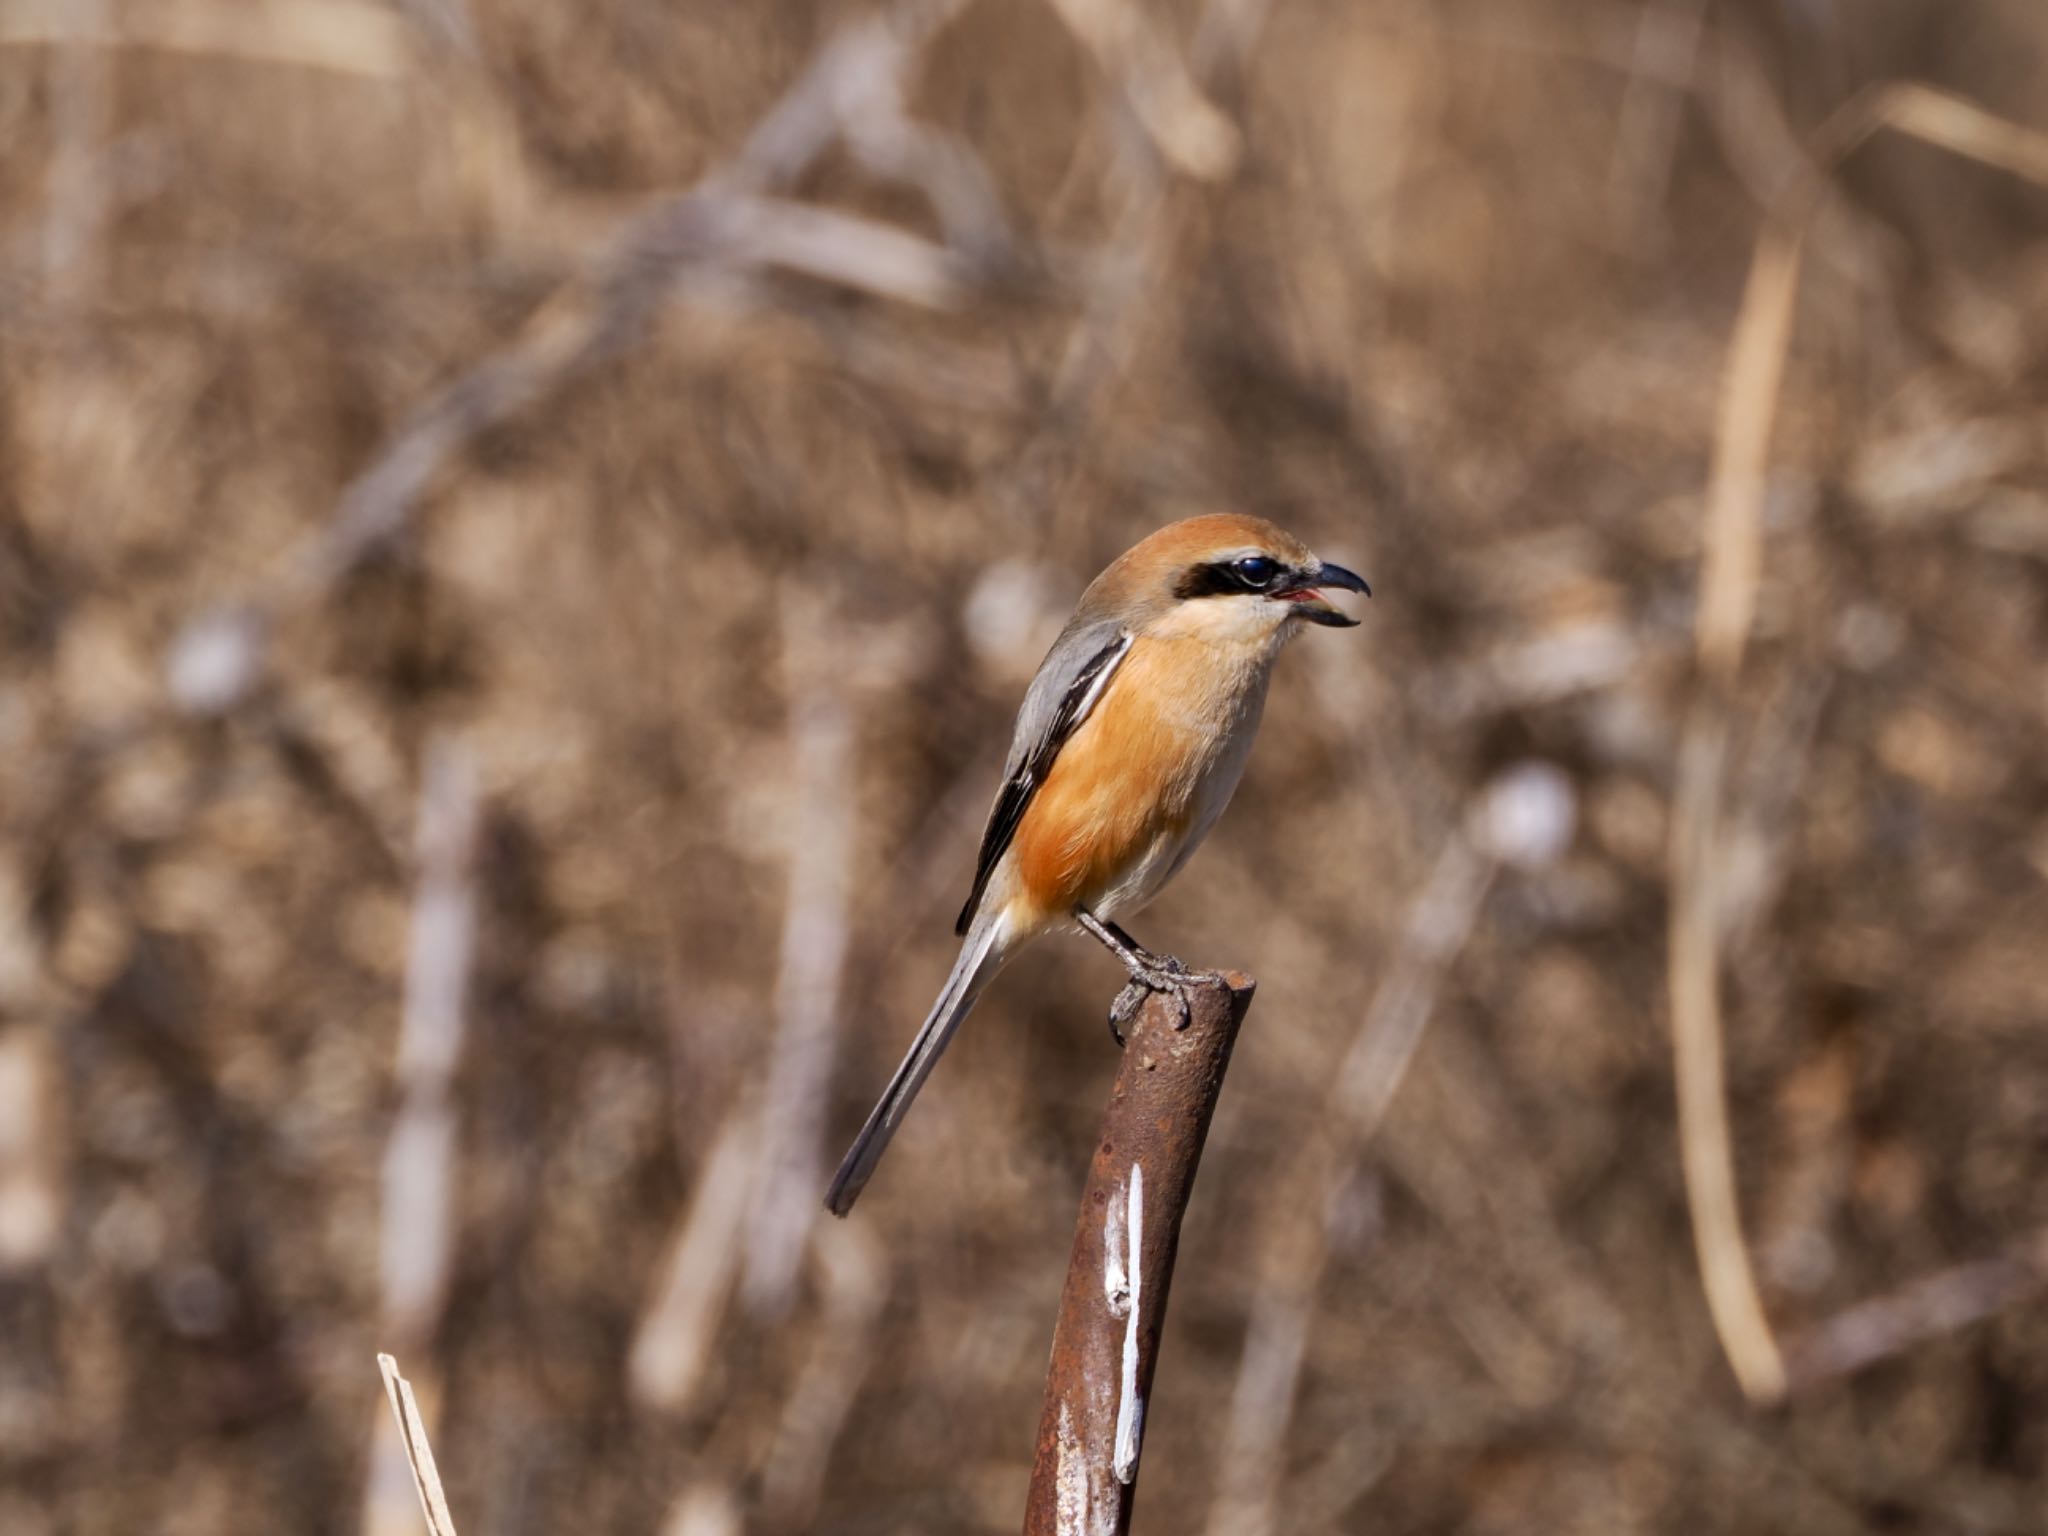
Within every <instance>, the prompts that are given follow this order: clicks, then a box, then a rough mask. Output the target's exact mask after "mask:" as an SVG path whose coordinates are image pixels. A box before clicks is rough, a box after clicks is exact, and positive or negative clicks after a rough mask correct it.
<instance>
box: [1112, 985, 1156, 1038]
mask: <svg viewBox="0 0 2048 1536" xmlns="http://www.w3.org/2000/svg"><path fill="white" fill-rule="evenodd" d="M1151 991H1152V989H1151V988H1150V987H1148V986H1146V985H1145V983H1144V982H1142V981H1139V980H1138V979H1137V978H1136V977H1133V978H1132V979H1131V980H1129V981H1127V982H1125V983H1124V989H1123V991H1121V992H1119V993H1117V995H1116V1001H1115V1002H1113V1003H1111V1004H1110V1005H1109V1037H1110V1038H1111V1039H1112V1040H1114V1041H1116V1044H1117V1049H1118V1050H1122V1049H1123V1045H1124V1026H1126V1025H1127V1024H1129V1023H1130V1022H1131V1020H1132V1019H1135V1018H1136V1017H1137V1016H1138V1010H1139V1009H1140V1008H1142V1007H1144V1006H1145V999H1146V997H1147V996H1149V995H1150V994H1151Z"/></svg>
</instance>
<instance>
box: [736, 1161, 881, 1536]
mask: <svg viewBox="0 0 2048 1536" xmlns="http://www.w3.org/2000/svg"><path fill="white" fill-rule="evenodd" d="M805 1196H806V1198H805V1204H806V1206H807V1207H810V1208H811V1209H813V1210H815V1202H814V1201H813V1200H812V1199H811V1198H810V1192H809V1191H808V1190H807V1191H806V1192H805ZM817 1228H818V1232H817V1240H816V1242H814V1243H813V1244H812V1245H811V1254H812V1256H813V1258H814V1259H815V1261H816V1263H817V1271H818V1292H819V1297H820V1303H821V1307H820V1310H821V1311H822V1313H823V1315H822V1316H821V1317H820V1318H819V1320H818V1326H817V1330H816V1333H815V1336H814V1337H813V1339H812V1342H811V1349H810V1354H809V1356H808V1357H807V1358H806V1359H805V1361H804V1364H803V1368H802V1369H801V1370H800V1371H799V1372H798V1373H797V1377H796V1380H795V1381H794V1382H792V1383H791V1385H790V1389H789V1396H788V1397H787V1398H786V1399H784V1401H783V1405H782V1415H781V1418H780V1419H779V1420H778V1421H777V1423H776V1427H775V1440H774V1443H773V1445H772V1446H771V1447H770V1449H769V1452H768V1459H767V1462H766V1464H765V1465H764V1466H763V1468H762V1472H761V1514H762V1518H763V1520H764V1522H765V1523H766V1524H767V1525H769V1526H771V1527H772V1528H774V1529H777V1530H790V1531H802V1530H809V1529H810V1528H811V1526H812V1524H813V1523H814V1522H815V1520H816V1518H817V1513H818V1502H819V1498H820V1496H821V1495H822V1493H823V1491H824V1487H825V1473H826V1471H827V1469H828V1468H829V1467H830V1465H831V1461H832V1451H833V1448H834V1447H835V1446H836V1445H838V1443H839V1436H840V1434H841V1432H842V1431H843V1430H844V1429H845V1428H846V1420H847V1416H848V1415H849V1414H850V1413H851V1412H852V1411H853V1403H854V1398H855V1397H856V1395H858V1393H859V1390H860V1383H861V1378H862V1377H863V1376H865V1375H866V1374H867V1369H868V1364H869V1362H870V1361H871V1360H872V1359H873V1357H874V1340H875V1325H876V1324H877V1323H878V1322H879V1321H880V1320H881V1315H882V1305H883V1303H884V1302H885V1301H887V1300H888V1296H889V1260H888V1256H887V1254H886V1253H885V1252H884V1251H883V1248H882V1246H881V1244H880V1243H879V1242H878V1241H877V1240H876V1239H875V1238H874V1237H873V1236H871V1235H870V1234H869V1232H868V1231H867V1229H866V1228H865V1227H861V1226H858V1225H855V1224H853V1223H851V1222H843V1221H828V1222H818V1223H817Z"/></svg>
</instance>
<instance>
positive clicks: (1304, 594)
mask: <svg viewBox="0 0 2048 1536" xmlns="http://www.w3.org/2000/svg"><path fill="white" fill-rule="evenodd" d="M1322 587H1341V588H1343V589H1344V590H1345V591H1346V592H1363V593H1364V594H1365V595H1366V596H1367V597H1371V596H1372V588H1371V587H1369V586H1367V585H1366V584H1365V578H1364V577H1363V576H1360V575H1359V574H1358V573H1357V572H1355V571H1347V570H1345V569H1344V567H1343V566H1341V565H1331V564H1330V563H1329V562H1328V561H1323V560H1319V561H1317V562H1316V565H1315V569H1314V570H1311V571H1306V572H1304V573H1303V579H1302V580H1300V581H1299V582H1296V583H1295V584H1294V585H1293V586H1291V587H1289V588H1288V589H1287V591H1285V592H1283V593H1282V594H1281V596H1283V597H1285V598H1286V599H1287V600H1288V601H1289V602H1291V603H1293V604H1294V606H1295V610H1296V611H1297V612H1298V613H1299V614H1300V615H1301V616H1302V617H1303V618H1304V619H1307V620H1308V621H1309V623H1311V624H1326V625H1328V626H1329V627H1330V628H1332V629H1351V628H1353V627H1355V626H1356V625H1357V623H1358V620H1356V619H1354V618H1352V617H1351V616H1350V615H1349V614H1347V613H1345V612H1344V611H1343V609H1341V608H1335V607H1332V606H1331V605H1330V604H1329V603H1326V602H1325V601H1323V599H1322V597H1321V596H1320V595H1318V589H1319V588H1322Z"/></svg>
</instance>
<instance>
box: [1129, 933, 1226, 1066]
mask: <svg viewBox="0 0 2048 1536" xmlns="http://www.w3.org/2000/svg"><path fill="white" fill-rule="evenodd" d="M1222 985H1224V981H1223V978H1222V977H1221V976H1220V975H1217V974H1216V973H1215V972H1213V971H1191V970H1189V969H1188V968H1187V967H1186V966H1185V965H1183V964H1182V963H1181V962H1180V961H1178V960H1176V959H1175V958H1174V957H1173V956H1172V955H1153V954H1147V955H1146V956H1145V963H1144V964H1143V965H1140V966H1133V967H1131V979H1130V980H1129V981H1128V982H1126V983H1125V984H1124V989H1123V991H1121V992H1119V993H1117V995H1116V1001H1115V1002H1113V1003H1111V1004H1110V1005H1109V1032H1110V1034H1111V1035H1112V1036H1113V1037H1114V1038H1115V1040H1116V1043H1117V1044H1118V1045H1119V1046H1121V1045H1122V1044H1123V1043H1124V1029H1125V1026H1127V1025H1128V1024H1129V1023H1130V1022H1131V1020H1132V1019H1134V1018H1136V1017H1137V1016H1138V1010H1139V1009H1140V1008H1142V1007H1144V1006H1145V999H1146V998H1147V997H1149V996H1150V995H1151V994H1152V993H1154V992H1164V993H1167V994H1169V995H1170V996H1171V997H1172V998H1173V1000H1174V1002H1175V1003H1176V1004H1178V1005H1179V1010H1180V1016H1179V1017H1178V1018H1177V1019H1175V1020H1174V1025H1173V1027H1174V1028H1175V1029H1186V1028H1187V1027H1188V1025H1190V1024H1192V1023H1193V1022H1194V1017H1195V1015H1194V1008H1193V1006H1192V1005H1191V1004H1190V1003H1189V1001H1188V993H1189V992H1190V991H1192V990H1193V989H1194V988H1196V987H1219V986H1222Z"/></svg>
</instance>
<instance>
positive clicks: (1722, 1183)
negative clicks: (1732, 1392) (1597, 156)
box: [1668, 225, 1800, 1402]
mask: <svg viewBox="0 0 2048 1536" xmlns="http://www.w3.org/2000/svg"><path fill="white" fill-rule="evenodd" d="M1799 252H1800V239H1799V236H1798V234H1797V233H1794V232H1789V231H1786V230H1784V229H1781V228H1779V227H1777V226H1775V225H1774V226H1771V227H1770V228H1768V229H1766V231H1765V233H1764V235H1763V237H1762V239H1760V240H1759V241H1758V244H1757V250H1756V256H1755V260H1754V262H1753V264H1752V265H1751V268H1750V276H1749V285H1748V287H1747V288H1746V290H1745V291H1744V294H1743V301H1742V309H1741V311H1740V313H1739V315H1738V316H1737V318H1736V323H1735V331H1734V336H1733V340H1732V341H1731V342H1730V345H1729V352H1728V365H1727V369H1726V371H1725V373H1724V375H1723V377H1722V388H1721V419H1720V425H1719V428H1718V430H1717V432H1716V435H1715V444H1714V464H1713V471H1712V478H1711V482H1710V485H1709V488H1708V493H1707V515H1706V531H1705V548H1704V551H1703V564H1702V568H1701V572H1700V600H1699V611H1698V614H1697V616H1696V619H1695V629H1694V638H1695V643H1696V646H1697V650H1698V655H1699V660H1700V668H1701V672H1702V674H1703V676H1704V678H1705V680H1706V681H1705V685H1704V687H1703V688H1702V689H1701V691H1700V692H1699V694H1698V695H1697V696H1696V698H1695V699H1694V702H1693V705H1692V709H1691V711H1690V713H1689V714H1688V716H1687V720H1686V726H1685V732H1684V735H1683V737H1682V739H1681V741H1680V743H1679V757H1678V786H1677V790H1676V793H1675V802H1676V803H1675V807H1674V815H1673V830H1672V841H1671V915H1670V934H1669V943H1670V965H1669V972H1668V982H1669V986H1670V999H1671V1032H1672V1045H1673V1061H1674V1067H1673V1070H1674V1073H1675V1075H1676V1079H1677V1088H1678V1137H1679V1150H1680V1154H1681V1158H1682V1161H1683V1164H1684V1169H1685V1192H1686V1203H1687V1205H1688V1206H1689V1208H1690V1209H1691V1212H1692V1225H1693V1243H1694V1246H1695V1248H1696V1250H1697V1252H1698V1256H1699V1265H1700V1279H1701V1282H1702V1284H1703V1285H1704V1286H1705V1288H1706V1295H1707V1309H1708V1311H1709V1312H1710V1313H1711V1314H1712V1317H1713V1322H1714V1331H1715V1333H1716V1335H1717V1336H1718V1337H1719V1338H1720V1341H1721V1348H1722V1351H1723V1352H1724V1353H1725V1354H1726V1355H1727V1357H1728V1363H1729V1365H1730V1366H1731V1367H1732V1368H1733V1370H1734V1372H1735V1378H1736V1380H1737V1381H1738V1382H1739V1383H1740V1384H1741V1387H1742V1390H1743V1392H1744V1393H1745V1394H1746V1395H1747V1396H1748V1397H1749V1398H1750V1400H1751V1401H1753V1402H1773V1401H1775V1400H1776V1399H1777V1398H1779V1397H1780V1396H1782V1395H1783V1394H1784V1390H1785V1362H1784V1359H1783V1357H1782V1356H1781V1355H1780V1353H1779V1350H1778V1345H1777V1341H1776V1339H1775V1338H1774V1337H1773V1335H1772V1333H1771V1326H1770V1323H1769V1321H1768V1320H1767V1319H1766V1318H1765V1316H1764V1310H1763V1302H1762V1300H1761V1298H1760V1297H1759V1296H1758V1294H1757V1287H1756V1276H1755V1271H1754V1268H1753V1266H1752V1264H1751V1262H1750V1255H1749V1248H1748V1245H1747V1244H1746V1243H1745V1242H1744V1241H1743V1237H1742V1220H1741V1215H1740V1212H1739V1210H1738V1208H1737V1204H1736V1195H1735V1155H1734V1151H1733V1149H1732V1147H1731V1145H1730V1140H1729V1134H1728V1102H1727V1084H1726V1071H1725V1066H1724V1060H1725V1051H1724V1047H1723V1043H1722V1028H1721V1000H1720V950H1721V939H1720V926H1719V925H1720V920H1721V894H1720V880H1719V876H1720V873H1721V863H1720V859H1719V857H1718V849H1717V846H1716V844H1717V839H1718V837H1719V833H1720V826H1721V800H1722V786H1723V781H1724V779H1725V777H1726V768H1727V746H1728V709H1729V696H1730V692H1731V690H1732V689H1733V686H1734V683H1735V678H1736V675H1737V673H1738V671H1739V670H1740V668H1741V665H1742V652H1743V648H1744V645H1745V644H1746V642H1747V640H1748V636H1749V626H1750V618H1751V615H1752V614H1753V613H1754V612H1755V609H1756V584H1757V573H1758V564H1759V561H1760V559H1761V549H1762V543H1763V502H1764V471H1765V463H1766V456H1767V454H1768V451H1769V446H1770V432H1771V423H1772V419H1773V417H1774V416H1775V414H1776V409H1777V400H1778V386H1779V383H1780V381H1781V379H1782V378H1783V376H1784V366H1785V354H1786V350H1787V347H1788V346H1789V344H1790V340H1791V332H1792V312H1793V298H1794V296H1795V294H1796V292H1797V289H1798V282H1799Z"/></svg>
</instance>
